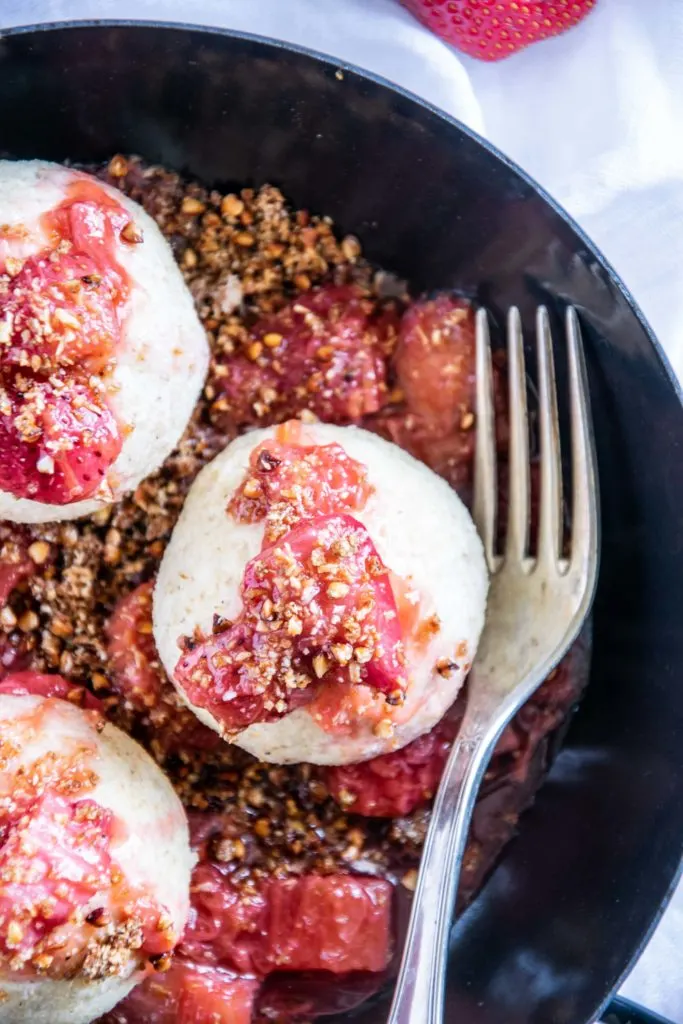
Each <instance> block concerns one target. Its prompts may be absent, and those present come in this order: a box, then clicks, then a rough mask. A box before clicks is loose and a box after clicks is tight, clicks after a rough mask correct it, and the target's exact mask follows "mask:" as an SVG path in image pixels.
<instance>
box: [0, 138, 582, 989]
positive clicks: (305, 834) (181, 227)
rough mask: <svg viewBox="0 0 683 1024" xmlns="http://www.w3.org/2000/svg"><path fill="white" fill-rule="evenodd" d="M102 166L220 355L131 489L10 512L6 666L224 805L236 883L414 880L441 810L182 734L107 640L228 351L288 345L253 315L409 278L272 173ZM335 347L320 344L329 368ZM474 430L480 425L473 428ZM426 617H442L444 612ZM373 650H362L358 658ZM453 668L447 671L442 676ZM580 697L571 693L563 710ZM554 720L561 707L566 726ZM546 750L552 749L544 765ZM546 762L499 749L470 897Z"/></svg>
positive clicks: (213, 446) (266, 413) (184, 793)
mask: <svg viewBox="0 0 683 1024" xmlns="http://www.w3.org/2000/svg"><path fill="white" fill-rule="evenodd" d="M96 173H97V174H98V176H99V177H100V178H101V179H102V180H104V181H106V182H108V183H109V184H112V185H114V186H116V187H117V188H120V189H121V190H122V191H123V192H124V193H125V194H126V195H128V196H130V197H131V198H132V199H134V200H136V201H138V202H139V203H141V204H142V205H143V206H144V208H145V209H146V210H147V212H148V213H149V214H150V215H151V216H152V217H153V218H154V219H155V221H156V222H157V224H158V225H159V227H160V229H161V231H162V232H163V234H164V235H165V236H166V238H167V239H168V241H169V243H170V245H171V247H172V250H173V253H174V255H175V258H176V260H177V262H178V264H179V266H180V268H181V270H182V273H183V276H184V278H185V281H186V282H187V284H188V286H189V288H190V291H191V292H192V295H193V296H194V299H195V303H196V306H197V310H198V313H199V316H200V318H201V321H202V323H203V325H204V327H205V329H206V333H207V337H208V340H209V343H210V347H211V353H212V357H211V364H210V369H209V374H208V378H207V382H206V385H205V388H204V391H203V394H202V396H201V397H200V400H199V402H198V404H197V407H196V409H195V412H194V415H193V417H192V421H191V422H190V424H189V426H188V428H187V430H186V432H185V434H184V436H183V438H182V440H181V441H180V443H179V445H178V447H177V448H176V450H175V451H174V452H173V453H172V454H171V455H170V456H169V457H168V459H167V460H166V462H165V463H164V465H163V466H162V467H161V468H160V469H159V470H158V471H157V472H156V473H154V474H152V475H151V476H150V477H148V478H147V479H146V480H144V481H143V482H142V483H141V484H140V485H139V486H138V487H137V489H136V490H135V492H134V493H133V494H131V495H130V496H128V497H127V498H125V499H124V500H122V501H120V502H119V503H117V504H116V505H114V506H112V507H110V508H103V509H101V510H100V511H98V512H97V513H96V514H95V515H93V516H91V517H89V518H87V519H84V520H79V521H77V522H73V523H63V524H48V525H44V526H31V527H15V526H13V525H11V524H5V523H0V556H1V557H2V558H3V560H9V561H12V562H16V563H17V564H19V563H20V562H21V561H22V559H24V558H26V557H28V558H29V559H30V561H31V565H32V568H33V569H34V570H35V573H34V574H33V575H31V576H29V577H28V578H27V579H24V580H23V581H20V582H19V583H18V585H17V586H16V588H15V589H14V591H13V593H12V595H11V599H10V601H9V603H7V604H6V605H5V606H4V607H3V608H2V609H1V610H0V662H1V663H2V665H3V667H4V668H5V669H6V670H9V669H12V668H14V667H21V668H31V669H33V670H35V671H39V672H60V673H62V674H63V675H65V676H67V677H68V678H69V679H71V680H72V681H73V682H74V683H76V684H82V685H84V686H86V687H89V688H90V689H91V690H92V691H93V692H94V693H95V694H96V695H97V697H98V698H100V699H101V700H102V701H103V702H104V706H105V709H106V713H107V715H108V716H109V718H110V719H111V720H112V721H113V722H115V723H116V724H117V725H119V726H121V727H122V728H124V729H125V730H126V731H128V732H129V733H130V734H131V735H133V736H134V737H135V738H136V739H138V740H140V741H141V742H142V743H143V744H144V745H145V746H146V748H147V749H148V750H149V752H150V753H151V755H152V756H153V757H154V758H155V760H156V761H157V762H158V763H159V764H160V765H161V766H162V767H163V768H164V770H165V771H166V772H167V773H168V775H169V777H170V779H171V781H172V783H173V785H174V787H175V789H176V791H177V792H178V795H179V796H180V798H181V800H182V801H183V803H184V804H185V806H186V808H187V809H188V811H189V812H190V813H191V812H193V811H210V812H214V813H215V814H216V819H215V829H214V830H213V832H212V835H211V838H210V843H211V844H212V850H211V852H212V856H213V857H214V858H215V859H216V860H218V861H221V862H230V863H232V864H233V866H234V870H233V873H232V876H231V877H232V879H233V881H234V882H236V883H240V882H243V883H244V885H245V886H248V885H249V884H250V882H251V881H252V880H253V879H254V878H259V877H266V876H273V875H275V876H284V875H291V874H300V873H303V872H306V871H319V872H323V873H331V872H336V871H349V870H353V867H354V865H355V867H356V868H357V869H359V870H372V871H377V872H388V873H389V874H390V875H392V876H393V877H395V878H403V885H404V887H405V888H406V889H410V888H412V879H413V875H411V871H413V870H414V867H415V864H416V863H417V859H418V858H419V854H420V849H421V846H422V843H423V840H424V835H425V831H426V827H427V823H428V818H429V811H428V809H427V808H421V809H419V810H417V811H415V812H413V813H412V814H410V815H408V816H407V817H405V818H399V819H394V820H382V819H375V820H372V819H368V818H364V817H361V816H359V815H354V814H353V803H354V800H355V798H354V796H353V794H351V793H348V794H347V796H346V797H344V794H343V793H342V797H341V802H342V803H343V804H344V805H345V808H344V809H342V808H340V806H339V804H338V803H337V802H336V801H334V800H333V799H332V797H331V796H330V795H329V792H328V790H327V787H326V785H325V776H324V772H322V771H320V770H318V769H317V768H315V767H313V766H311V765H308V764H299V765H288V766H279V765H268V764H262V763H259V762H257V761H255V760H254V759H253V758H252V757H251V756H250V755H248V754H246V753H245V752H243V751H241V750H240V749H239V748H236V747H231V746H228V745H218V746H216V747H215V748H212V749H198V748H193V747H192V746H183V745H182V742H180V741H181V740H182V736H183V735H184V734H185V733H186V732H187V730H188V729H189V727H190V724H189V723H190V721H194V720H193V719H192V716H191V715H190V713H189V712H188V711H187V710H186V709H185V708H183V707H182V705H181V703H180V701H179V698H178V697H177V696H176V693H175V690H174V689H173V687H172V686H171V684H170V683H169V682H168V680H167V679H166V678H165V677H164V674H163V669H162V667H161V665H160V663H159V662H158V660H157V661H156V662H155V664H154V670H155V671H157V672H158V673H159V675H160V677H161V678H162V679H163V683H162V686H161V691H160V694H159V695H157V696H153V697H152V698H150V699H149V701H148V703H147V705H146V706H143V707H142V708H141V707H139V706H137V705H136V706H133V705H132V704H131V702H130V701H129V700H126V699H124V698H122V697H121V696H120V695H119V694H118V693H117V692H116V690H115V688H114V687H113V685H112V682H113V679H112V675H111V667H110V664H109V659H108V655H107V642H106V625H107V622H108V621H109V619H110V617H111V615H112V612H113V611H114V608H115V606H116V604H117V602H118V601H119V600H120V599H121V598H122V597H124V596H125V595H127V594H128V593H130V592H131V591H132V590H133V589H134V588H136V587H137V586H138V585H140V584H141V583H143V582H145V581H148V580H151V579H153V577H154V576H155V574H156V571H157V569H158V566H159V563H160V561H161V557H162V555H163V552H164V549H165V546H166V544H167V543H168V540H169V538H170V535H171V532H172V529H173V527H174V525H175V522H176V520H177V518H178V516H179V514H180V511H181V509H182V505H183V502H184V500H185V496H186V495H187V492H188V490H189V488H190V486H191V484H192V482H193V480H194V479H195V477H196V476H197V474H198V472H199V471H200V470H201V468H202V467H203V466H204V465H206V463H207V462H208V461H209V460H210V459H211V458H213V457H214V455H216V454H217V453H218V452H219V451H220V450H222V449H223V448H224V447H225V445H226V444H227V443H228V442H229V441H231V440H232V439H233V438H234V437H235V436H236V435H237V432H238V430H237V426H236V425H235V423H234V422H233V421H232V419H231V410H230V407H229V405H228V403H227V401H226V398H225V396H224V393H223V389H222V387H221V380H222V378H223V377H224V376H225V374H226V358H229V357H231V356H232V355H235V354H242V355H246V357H247V358H248V359H250V360H254V361H258V360H264V359H266V358H271V357H272V354H273V353H277V350H278V346H279V345H280V342H281V340H282V339H281V337H280V336H279V335H278V334H277V333H274V332H271V333H266V334H265V336H264V337H263V339H262V341H259V342H257V343H256V344H257V345H258V346H260V347H259V348H255V347H254V345H255V343H254V340H253V338H252V336H251V333H250V327H251V325H252V324H253V323H254V322H255V321H256V320H257V319H258V318H260V317H263V316H267V315H269V314H272V313H276V312H277V311H278V310H280V309H281V308H282V307H283V306H284V305H285V304H286V303H288V302H290V301H291V300H292V299H293V298H295V297H296V295H297V294H299V293H301V292H304V291H307V290H308V289H310V288H311V287H314V286H316V285H317V284H320V283H322V282H327V281H330V280H333V281H335V282H336V283H340V284H346V283H353V284H355V285H358V286H359V287H360V288H362V289H364V290H365V291H366V292H367V295H368V297H369V299H371V300H372V301H373V302H378V303H381V302H383V301H384V300H385V297H388V298H389V300H390V301H392V302H395V301H396V299H397V296H398V299H399V301H401V300H402V299H403V298H404V297H405V294H404V289H403V288H402V287H401V286H400V284H397V282H396V281H395V280H394V279H393V278H390V277H389V276H388V275H386V274H383V273H379V274H378V273H375V271H374V270H373V268H372V267H371V266H370V265H369V264H368V263H367V262H366V261H365V259H364V257H363V255H362V251H361V245H360V242H359V241H358V239H357V238H355V237H354V236H350V235H349V236H347V237H345V238H340V237H339V236H338V235H337V234H336V233H335V230H334V225H333V223H332V221H331V219H330V218H329V217H325V216H314V215H311V214H310V213H309V212H308V211H306V210H292V209H291V208H290V207H289V206H288V204H287V203H286V201H285V198H284V197H283V195H282V193H281V192H280V191H279V189H278V188H276V187H274V186H272V185H265V186H263V187H262V188H259V189H252V188H244V189H242V190H241V191H239V192H229V193H227V194H224V193H221V192H219V191H217V190H215V189H206V188H204V187H202V186H201V185H199V184H197V183H194V182H187V181H185V180H183V179H182V178H181V177H180V176H179V175H177V174H175V173H173V172H170V171H167V170H164V169H162V168H160V167H155V166H147V165H145V164H144V163H143V162H142V161H141V160H139V159H138V158H135V157H125V156H123V155H120V154H118V155H116V156H114V157H113V158H112V160H111V161H110V162H109V164H108V165H106V166H103V167H101V168H99V169H97V170H96ZM133 227H134V226H133ZM133 227H131V230H130V234H131V238H130V241H131V242H132V243H133V242H135V240H136V239H135V238H134V237H133V234H134V232H133ZM269 354H270V355H269ZM327 356H328V354H327V353H324V352H323V353H322V354H321V355H320V359H321V362H322V363H323V364H324V362H325V359H326V358H327ZM390 384H392V382H390ZM402 398H403V396H402V395H401V394H400V392H399V391H398V390H394V391H393V392H392V393H391V395H390V398H389V401H390V402H391V401H394V402H396V403H400V402H401V401H402ZM273 401H274V396H272V395H269V394H263V395H262V396H261V400H260V402H259V403H257V405H256V406H255V408H254V410H253V413H254V417H253V425H263V426H265V425H269V424H270V423H272V422H273V416H272V413H271V411H270V406H271V405H272V403H273ZM299 415H300V418H301V419H302V420H304V421H306V420H307V419H308V418H309V417H310V415H311V414H310V410H309V408H308V406H307V403H306V401H305V400H302V404H301V409H300V410H299ZM471 425H472V424H471V423H470V422H469V421H468V423H467V428H470V427H471ZM463 429H465V427H464V426H463ZM330 585H331V586H332V587H340V586H343V585H344V582H343V581H338V580H332V581H331V584H330ZM429 628H431V629H435V628H438V623H431V624H430V627H429ZM335 656H337V655H335ZM338 657H339V660H340V661H341V660H342V658H344V657H346V652H345V651H341V650H340V651H339V652H338ZM363 657H364V652H363V650H362V648H358V647H357V648H356V658H357V660H358V662H362V659H363ZM327 668H328V666H327V664H323V663H322V662H320V661H319V662H317V663H316V664H315V665H314V670H315V672H316V674H317V675H318V676H319V677H322V676H323V675H324V674H325V672H326V671H327ZM449 670H450V666H447V665H444V666H443V669H442V671H443V674H444V675H447V674H448V671H449ZM440 671H441V669H440ZM575 696H576V694H574V695H573V696H572V698H571V699H570V700H565V704H566V707H565V708H564V710H565V711H566V710H568V708H569V707H570V706H571V703H572V702H573V699H574V698H575ZM142 703H144V702H142ZM559 717H561V716H559ZM557 721H559V718H557V720H555V719H553V723H554V724H557ZM389 725H390V723H389ZM378 728H379V729H380V730H386V728H387V725H386V724H385V723H383V722H382V723H380V724H379V726H378ZM546 731H550V728H548V730H546ZM537 742H539V743H540V742H541V740H538V741H537ZM543 742H545V741H544V740H543ZM544 750H545V748H544ZM544 757H545V754H544V753H543V754H542V755H541V756H540V757H539V763H541V770H542V763H543V760H544ZM541 770H539V771H537V772H536V774H535V775H534V778H533V781H532V782H531V783H530V784H528V785H525V786H519V787H517V788H515V786H516V785H517V784H516V783H514V782H509V779H508V777H509V776H510V765H509V764H507V763H505V764H503V763H502V762H501V763H500V764H499V765H497V766H496V767H495V768H494V770H493V775H491V774H490V775H489V777H488V779H487V782H486V784H485V785H486V786H487V787H488V790H489V791H493V790H495V789H496V788H500V787H502V786H505V785H509V786H510V797H509V801H508V804H509V808H510V811H509V814H508V817H507V819H506V821H505V822H504V823H503V825H501V827H500V828H499V830H498V832H497V833H496V839H495V841H494V842H493V843H492V842H491V840H490V838H487V837H486V836H484V835H483V833H482V835H481V836H478V835H477V834H476V829H475V834H473V836H472V837H471V840H470V846H469V849H468V854H467V858H466V866H465V872H464V879H463V892H464V893H465V894H466V895H467V894H471V892H472V891H473V890H474V889H475V888H476V886H477V885H478V884H479V883H480V881H481V878H482V875H483V872H484V870H485V869H486V867H487V866H488V865H489V864H490V862H491V859H492V857H493V856H495V855H496V853H497V852H498V850H499V849H500V846H501V845H502V843H503V842H504V841H505V840H506V839H507V838H508V837H509V835H510V834H511V833H512V832H513V831H514V827H515V823H516V820H517V815H518V813H519V812H520V810H521V809H522V808H523V806H525V805H526V803H528V802H529V799H530V796H531V794H532V793H533V791H534V789H535V787H536V785H537V784H538V782H539V781H540V777H541ZM359 864H360V865H362V867H361V868H358V865H359ZM133 926H134V925H133V924H131V927H133ZM103 932H105V933H106V929H103ZM124 946H125V948H126V949H127V950H128V953H127V955H130V948H131V947H133V946H134V943H133V942H132V938H131V935H130V934H128V933H126V936H121V935H111V936H108V935H106V934H103V935H102V936H98V941H97V944H96V946H95V947H93V948H92V949H91V950H90V951H89V952H88V955H87V958H86V961H85V963H84V968H83V969H84V970H85V971H86V973H88V976H91V977H93V978H95V977H101V976H103V972H104V973H107V972H108V971H110V969H111V967H112V964H114V962H115V961H116V959H117V958H118V957H120V956H121V955H123V954H122V950H123V948H124ZM0 998H1V996H0Z"/></svg>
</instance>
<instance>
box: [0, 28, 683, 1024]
mask: <svg viewBox="0 0 683 1024" xmlns="http://www.w3.org/2000/svg"><path fill="white" fill-rule="evenodd" d="M0 96H1V97H2V100H1V103H0V147H1V148H2V150H3V151H5V152H7V153H9V154H11V155H12V156H15V157H44V158H50V159H54V160H64V159H67V158H68V159H71V160H80V161H92V160H102V159H106V158H108V157H109V156H110V155H111V154H113V153H114V152H117V151H122V152H135V153H140V154H142V155H143V156H145V157H146V158H148V159H150V160H153V161H160V162H161V163H163V164H165V165H167V166H169V167H172V168H176V169H178V170H182V171H186V172H187V173H188V174H190V175H193V176H196V177H197V178H200V179H201V180H202V181H203V182H204V183H206V184H209V185H211V184H213V183H219V182H220V183H221V184H242V185H243V184H244V183H247V182H249V183H253V184H255V185H258V184H262V183H264V182H273V183H275V184H277V185H279V186H281V187H282V189H283V190H284V192H285V193H286V194H287V196H288V197H290V198H291V200H292V201H293V202H294V203H295V204H297V205H302V206H306V207H308V208H309V209H311V210H314V211H319V212H324V213H328V214H331V215H332V216H333V217H334V218H335V219H336V221H337V222H338V224H339V225H340V226H341V228H342V229H343V230H345V231H346V230H347V231H353V232H354V233H356V234H358V235H359V236H360V238H361V239H362V241H363V244H364V247H365V251H366V253H367V254H368V255H369V257H370V258H371V259H373V260H376V261H377V262H378V263H379V264H381V265H382V266H384V267H386V268H389V269H391V270H394V271H396V272H397V273H398V274H400V275H403V276H405V277H406V278H407V279H408V280H409V281H410V283H411V285H412V287H413V289H414V290H416V291H419V290H420V289H441V288H451V287H456V288H458V289H460V290H463V289H464V290H465V291H466V292H469V293H471V294H472V295H473V296H474V297H476V298H477V299H478V300H479V301H481V302H483V303H484V304H486V305H487V306H488V307H489V308H490V309H491V310H492V311H493V312H494V313H495V314H496V315H497V316H498V318H499V319H502V317H503V315H504V312H505V310H506V309H507V307H508V306H509V305H510V304H512V303H515V304H517V305H518V306H520V308H521V310H522V314H523V318H524V322H525V325H526V327H527V329H528V333H529V336H531V334H532V329H533V312H534V309H535V307H536V305H537V304H538V303H539V302H544V303H546V304H547V305H548V306H549V307H550V309H551V311H552V315H553V317H554V319H555V327H556V336H557V338H558V339H559V338H560V337H561V333H560V330H559V325H560V315H561V312H562V310H563V308H564V306H565V305H566V303H568V302H571V303H573V304H574V305H575V306H577V307H578V309H579V311H580V313H581V318H582V323H583V325H584V331H585V338H586V342H587V349H588V364H589V373H590V382H591V392H592V399H593V409H594V416H595V425H596V432H597V446H598V457H599V465H600V481H601V498H600V500H601V505H602V516H603V545H602V570H601V575H600V582H599V589H598V594H597V599H596V604H595V631H594V633H595V646H594V657H593V667H592V678H591V683H590V686H589V689H588V692H587V695H586V698H585V700H584V702H583V704H582V706H581V709H580V711H579V713H578V715H577V717H576V719H575V722H574V724H573V726H572V728H571V730H570V733H569V736H568V738H567V741H566V743H565V745H564V748H563V750H562V752H561V754H560V756H559V758H558V760H557V761H556V763H555V766H554V768H553V771H552V774H551V776H550V778H549V780H548V782H547V783H546V785H545V786H544V787H543V789H542V791H541V793H540V795H539V798H538V800H537V803H536V806H535V808H534V810H533V811H531V812H530V813H529V814H528V815H527V816H526V817H525V818H524V820H523V824H522V828H521V834H520V836H519V838H518V839H517V840H516V841H515V842H514V843H513V844H512V845H511V846H510V847H509V848H508V849H507V850H506V852H505V854H504V856H503V859H502V861H501V863H500V864H499V866H498V868H497V869H496V871H495V872H494V874H493V875H492V877H491V879H490V881H489V882H488V884H487V885H486V887H485V889H484V891H483V892H482V894H481V896H480V897H479V898H478V899H477V900H476V902H475V903H474V905H473V906H472V907H471V908H470V909H469V910H468V911H467V913H466V914H465V915H464V916H463V918H462V919H461V920H460V921H459V922H458V923H457V925H456V926H455V928H454V929H453V934H452V957H451V968H450V974H449V979H448V992H447V1013H446V1017H447V1021H448V1022H453V1024H583V1022H589V1021H592V1020H595V1019H596V1018H597V1016H598V1015H599V1011H600V1009H601V1008H602V1007H603V1006H604V1004H605V1002H606V1001H607V999H608V997H609V995H610V993H611V992H612V990H613V989H614V987H615V986H616V985H617V983H618V982H619V980H620V978H621V977H622V976H623V974H624V972H625V971H626V970H627V968H628V966H629V964H630V963H631V962H632V960H633V958H634V957H635V956H636V955H637V953H638V952H639V950H640V949H641V948H642V945H643V943H644V941H645V939H646V937H647V935H648V933H649V931H650V930H651V928H652V927H653V925H654V923H655V922H656V921H657V919H658V917H659V915H660V913H661V908H662V906H663V904H664V902H665V901H666V899H667V896H668V894H669V893H670V892H671V889H672V887H673V885H674V884H675V881H676V878H677V875H678V871H679V864H680V860H681V852H682V850H683V685H681V682H682V678H683V628H681V611H682V609H683V513H682V511H681V510H682V509H683V471H682V470H683V408H682V407H681V400H680V395H679V392H678V391H677V388H676V385H675V383H674V381H673V379H672V376H671V373H670V371H669V369H668V368H667V366H666V364H665V362H664V360H663V357H662V353H661V350H660V349H659V347H658V345H657V342H656V341H655V339H654V337H653V335H652V333H651V331H650V329H649V328H648V325H647V324H646V323H645V321H644V319H643V317H642V315H641V314H640V312H639V310H638V309H637V307H636V306H635V305H634V303H633V300H632V299H631V297H630V296H629V294H628V293H627V291H626V290H625V288H624V286H623V285H622V284H621V282H620V281H619V280H618V279H617V278H616V277H615V275H614V273H613V271H612V270H611V268H610V267H609V266H608V265H607V263H606V262H605V260H604V259H603V257H602V256H601V255H600V253H598V252H597V251H596V249H595V248H594V247H593V246H592V244H591V243H590V242H589V241H588V239H587V238H585V237H584V236H583V235H582V234H581V232H580V231H579V230H578V229H577V228H576V226H575V225H573V224H572V223H571V222H570V221H569V220H568V219H567V217H566V216H565V215H564V214H563V212H562V211H561V210H559V209H558V208H557V206H556V205H555V204H554V203H553V202H552V201H551V200H550V199H549V198H548V197H547V196H546V195H544V194H543V193H542V192H541V191H540V190H539V189H538V188H537V187H536V186H535V185H534V183H533V182H531V181H530V180H529V179H528V178H527V177H526V176H525V175H524V174H522V173H521V172H520V171H519V170H518V169H517V168H516V167H514V166H513V165H512V164H510V162H509V161H507V160H506V159H505V158H504V157H502V156H501V155H500V154H499V153H497V152H496V151H495V150H493V149H492V148H491V147H490V146H488V145H487V144H486V143H484V142H482V140H481V139H479V138H477V137H475V136H473V135H472V134H471V133H470V132H468V131H467V130H466V129H464V128H463V127H462V126H460V125H458V124H457V123H456V122H454V121H453V120H451V119H449V118H447V117H445V116H443V115H441V114H439V113H437V112H436V111H434V110H432V109H430V108H429V107H428V106H427V105H425V104H423V103H420V102H419V101H417V100H416V99H414V98H412V97H409V96H407V95H405V94H404V93H402V92H400V91H398V90H395V89H392V88H390V87H389V86H387V85H386V84H384V83H382V82H379V81H377V80H375V79H373V78H372V77H370V76H366V75H362V74H360V73H359V72H357V71H355V70H354V69H348V68H342V69H339V68H338V67H337V66H336V65H334V64H333V63H330V62H328V61H325V60H322V59H318V58H316V57H315V56H312V55H310V54H307V53H303V52H300V51H297V50H295V49H292V48H289V47H285V46H280V45H275V44H271V43H267V42H264V41H260V40H257V39H251V38H245V37H242V36H234V35H230V34H226V33H223V32H207V31H195V30H186V29H172V28H168V27H163V26H140V25H136V26H129V25H110V24H109V25H105V24H97V25H93V26H77V27H73V26H72V27H62V28H58V29H56V30H54V29H50V30H46V29H32V30H29V31H19V32H10V33H9V34H7V35H5V36H4V37H3V38H2V40H0ZM558 359H559V360H560V364H561V362H562V352H561V346H559V345H558ZM386 1006H387V1000H386V999H385V1000H384V1001H383V1002H379V1003H377V1002H376V1003H375V1004H374V1005H372V1006H370V1007H367V1008H365V1009H364V1010H362V1011H361V1012H360V1013H358V1014H357V1015H356V1016H354V1018H353V1019H354V1020H358V1021H364V1022H367V1024H378V1022H380V1021H381V1020H382V1019H383V1011H384V1010H385V1009H386ZM337 1019H339V1020H341V1019H345V1020H348V1019H350V1017H348V1016H347V1017H345V1018H337ZM622 1019H624V1020H625V1019H627V1017H626V1016H624V1017H623V1018H622Z"/></svg>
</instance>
